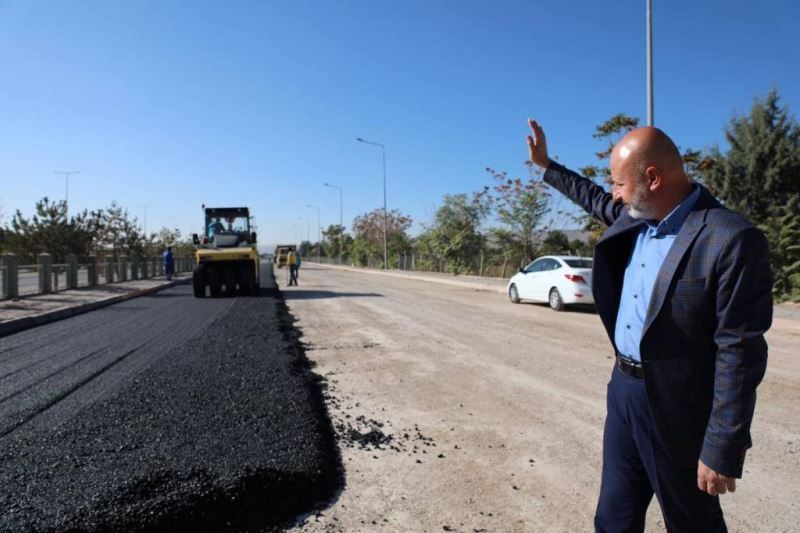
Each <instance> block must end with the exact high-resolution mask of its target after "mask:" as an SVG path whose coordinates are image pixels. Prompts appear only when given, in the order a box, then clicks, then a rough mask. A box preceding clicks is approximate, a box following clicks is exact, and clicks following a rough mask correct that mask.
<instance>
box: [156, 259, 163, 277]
mask: <svg viewBox="0 0 800 533" xmlns="http://www.w3.org/2000/svg"><path fill="white" fill-rule="evenodd" d="M156 261H158V258H156ZM158 275H159V276H163V275H164V261H158Z"/></svg>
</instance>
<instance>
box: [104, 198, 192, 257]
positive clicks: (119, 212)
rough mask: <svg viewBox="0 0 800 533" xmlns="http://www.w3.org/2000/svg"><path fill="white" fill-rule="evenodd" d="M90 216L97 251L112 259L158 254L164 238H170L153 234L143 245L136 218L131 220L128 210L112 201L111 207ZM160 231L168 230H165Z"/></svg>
mask: <svg viewBox="0 0 800 533" xmlns="http://www.w3.org/2000/svg"><path fill="white" fill-rule="evenodd" d="M92 215H93V219H92V224H93V226H94V227H93V229H94V235H95V247H96V249H97V251H98V252H101V253H104V254H109V255H113V256H114V257H118V256H121V255H132V254H141V253H143V252H145V251H146V252H147V253H148V254H157V253H160V251H161V249H162V248H163V243H164V241H165V238H170V237H171V236H170V235H161V234H160V233H155V234H152V235H151V236H150V238H148V239H147V243H145V240H144V236H143V235H142V234H141V233H140V232H139V227H138V222H137V220H136V218H135V217H133V218H131V216H130V214H129V213H128V210H127V209H126V208H124V207H122V206H121V205H119V204H118V203H117V201H116V200H114V201H112V202H111V205H109V206H108V207H106V208H105V209H101V210H99V211H96V212H93V213H92ZM162 231H169V230H166V228H165V229H164V230H162ZM179 239H180V232H178V239H177V240H179ZM145 246H146V247H147V249H146V250H145Z"/></svg>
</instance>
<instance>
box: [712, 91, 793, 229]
mask: <svg viewBox="0 0 800 533" xmlns="http://www.w3.org/2000/svg"><path fill="white" fill-rule="evenodd" d="M779 100H780V97H779V95H778V91H777V90H775V89H773V90H772V91H770V92H769V94H768V95H767V97H766V98H765V99H764V100H761V99H758V98H757V99H756V100H755V101H754V102H753V107H752V109H751V110H750V114H749V115H747V116H734V117H733V118H732V119H731V122H730V124H729V125H728V127H727V128H726V129H725V137H726V139H727V141H728V144H729V145H730V149H729V150H728V152H727V153H725V154H723V153H722V152H721V151H720V150H719V148H717V147H715V148H713V149H712V150H711V153H710V156H709V157H708V158H707V161H706V163H705V164H704V165H701V174H702V176H703V181H704V182H705V184H706V185H707V186H708V188H709V189H710V190H711V192H712V193H713V194H714V195H715V196H717V198H719V199H720V200H721V201H722V202H723V203H724V204H725V205H726V207H729V208H731V209H733V210H735V211H739V212H740V213H742V214H744V215H745V216H747V217H748V218H749V219H750V220H751V221H752V222H753V223H755V224H763V223H765V222H767V219H768V218H769V217H771V216H773V215H776V213H775V209H776V208H777V207H779V206H783V205H786V202H787V200H789V199H790V198H792V197H793V196H795V195H797V194H800V127H799V126H798V123H797V121H796V120H795V119H794V118H793V117H792V116H790V115H789V109H788V107H781V106H780V105H779ZM702 167H704V168H702Z"/></svg>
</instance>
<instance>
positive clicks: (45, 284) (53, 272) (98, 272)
mask: <svg viewBox="0 0 800 533" xmlns="http://www.w3.org/2000/svg"><path fill="white" fill-rule="evenodd" d="M37 259H38V262H37V263H36V264H31V265H20V264H19V263H18V261H17V257H16V256H15V255H13V254H6V255H3V256H0V299H6V298H18V297H20V296H31V295H34V294H47V293H52V292H58V291H63V290H68V289H77V288H82V287H95V286H98V285H106V284H110V283H117V282H120V281H128V280H137V279H147V278H152V277H155V276H163V275H164V261H163V258H162V257H160V256H145V257H130V258H129V257H119V258H117V260H116V261H114V258H112V257H106V258H98V257H96V256H89V257H88V261H87V262H85V263H78V260H77V257H76V256H74V255H69V256H67V262H66V263H56V264H53V263H52V261H51V256H50V255H49V254H40V255H39V257H38V258H37ZM193 268H194V258H193V257H176V258H175V274H176V275H177V274H178V273H181V272H190V271H191V270H192V269H193Z"/></svg>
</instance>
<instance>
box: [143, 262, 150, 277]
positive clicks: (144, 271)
mask: <svg viewBox="0 0 800 533" xmlns="http://www.w3.org/2000/svg"><path fill="white" fill-rule="evenodd" d="M149 261H150V258H148V257H142V279H147V274H148V271H149V270H150V268H149V267H150V265H148V264H147V263H148V262H149Z"/></svg>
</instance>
